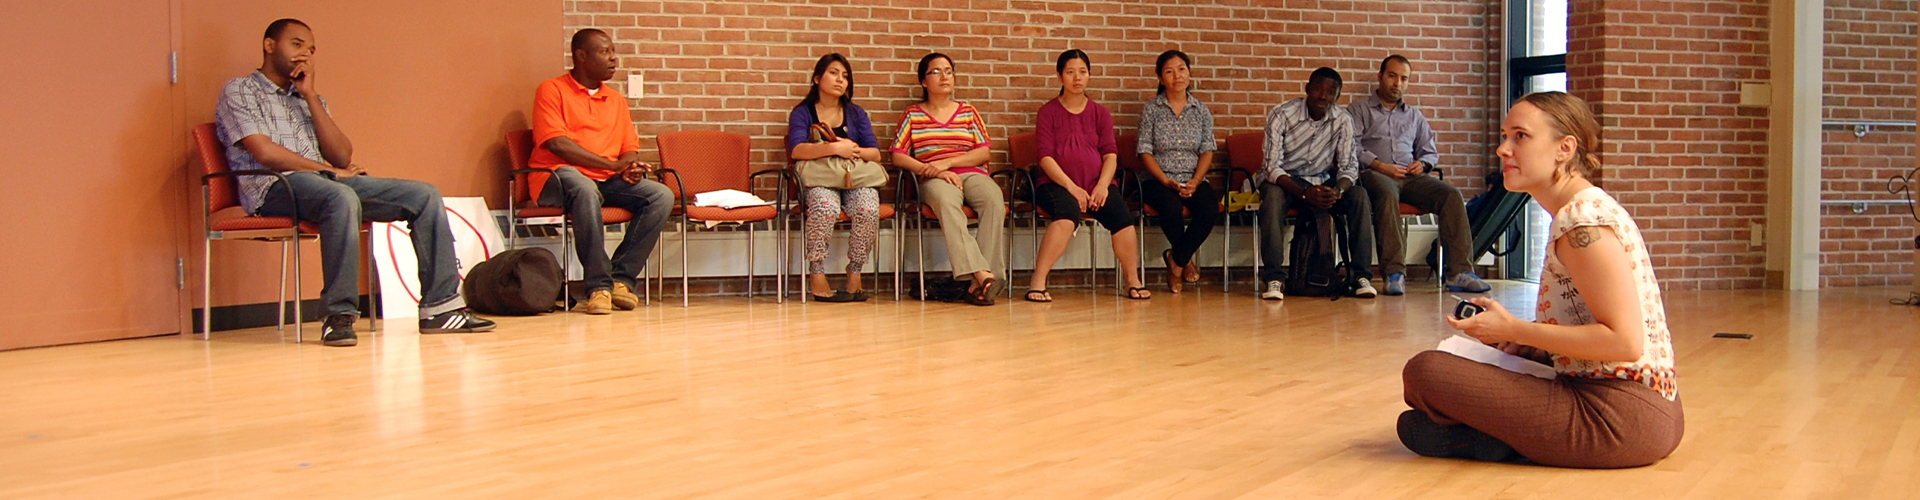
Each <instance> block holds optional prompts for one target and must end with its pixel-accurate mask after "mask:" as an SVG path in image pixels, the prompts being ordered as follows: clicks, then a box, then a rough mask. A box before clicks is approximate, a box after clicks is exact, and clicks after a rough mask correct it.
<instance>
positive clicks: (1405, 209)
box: [1400, 203, 1427, 215]
mask: <svg viewBox="0 0 1920 500" xmlns="http://www.w3.org/2000/svg"><path fill="white" fill-rule="evenodd" d="M1426 214H1427V213H1426V212H1422V211H1420V209H1418V208H1413V205H1408V204H1405V203H1401V204H1400V215H1426Z"/></svg>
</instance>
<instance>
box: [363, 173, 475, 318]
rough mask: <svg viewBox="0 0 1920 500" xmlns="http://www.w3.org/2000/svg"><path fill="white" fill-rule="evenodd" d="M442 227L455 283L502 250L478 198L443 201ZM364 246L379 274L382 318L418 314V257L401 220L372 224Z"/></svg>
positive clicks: (416, 315) (445, 199)
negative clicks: (448, 238)
mask: <svg viewBox="0 0 1920 500" xmlns="http://www.w3.org/2000/svg"><path fill="white" fill-rule="evenodd" d="M441 202H442V204H444V205H446V210H447V226H448V227H449V228H450V229H452V230H453V252H454V255H455V256H457V257H459V260H460V279H461V280H462V281H465V280H466V277H467V271H469V270H472V269H473V266H475V265H477V264H479V263H480V262H481V261H484V260H487V259H489V258H492V257H493V256H494V255H495V254H498V253H500V252H501V251H504V250H506V247H505V246H504V245H502V244H501V242H502V241H504V240H505V239H506V238H505V237H504V236H502V235H501V233H500V225H499V224H497V223H495V222H494V220H493V218H492V217H491V216H489V215H488V212H487V200H486V199H484V198H477V197H476V198H444V199H442V200H441ZM372 233H373V234H372V237H373V238H372V240H371V241H370V246H369V248H370V249H371V250H370V251H371V254H372V257H373V262H374V272H377V273H380V312H381V314H382V316H383V317H386V318H413V317H418V316H419V315H420V271H419V269H420V268H419V258H418V257H417V256H415V255H414V253H413V236H412V234H413V233H412V231H409V230H408V228H407V223H405V222H376V223H374V224H373V231H372Z"/></svg>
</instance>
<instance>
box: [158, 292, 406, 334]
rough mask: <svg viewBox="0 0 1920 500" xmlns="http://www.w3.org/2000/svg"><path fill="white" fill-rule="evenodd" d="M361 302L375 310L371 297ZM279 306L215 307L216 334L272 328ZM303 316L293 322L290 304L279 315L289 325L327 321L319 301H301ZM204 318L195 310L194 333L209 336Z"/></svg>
mask: <svg viewBox="0 0 1920 500" xmlns="http://www.w3.org/2000/svg"><path fill="white" fill-rule="evenodd" d="M359 302H360V310H361V311H370V310H372V309H369V308H368V307H367V305H368V304H371V303H372V299H370V298H369V297H368V296H366V295H361V296H360V300H359ZM279 305H280V304H279V303H278V302H262V303H258V304H236V305H231V306H214V308H213V331H216V332H221V331H227V330H243V329H247V328H259V327H263V326H273V324H274V323H275V321H274V316H275V315H276V313H275V311H274V310H275V309H276V308H278V307H279ZM300 313H301V315H302V316H305V317H303V318H300V320H299V321H294V318H293V304H287V309H286V311H285V312H283V313H279V315H280V316H282V317H283V318H285V320H286V321H287V322H288V323H309V322H314V321H319V320H320V319H321V318H323V317H326V314H327V311H326V308H325V307H322V306H321V305H320V299H317V298H316V299H307V300H302V301H300ZM203 314H206V309H204V308H194V309H193V314H192V316H193V326H192V327H191V330H192V331H193V333H196V334H198V333H206V332H204V331H202V330H201V328H200V326H201V324H202V323H201V315H203Z"/></svg>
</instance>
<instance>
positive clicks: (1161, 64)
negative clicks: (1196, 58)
mask: <svg viewBox="0 0 1920 500" xmlns="http://www.w3.org/2000/svg"><path fill="white" fill-rule="evenodd" d="M1175 57H1178V58H1180V62H1182V63H1186V65H1187V67H1188V68H1192V67H1193V58H1190V57H1187V53H1185V52H1181V51H1179V50H1169V51H1166V52H1161V53H1160V60H1157V61H1154V62H1153V79H1155V80H1159V79H1160V72H1162V71H1166V70H1167V63H1169V62H1172V61H1173V58H1175ZM1154 93H1155V94H1166V93H1167V86H1166V85H1161V86H1160V87H1159V90H1156V91H1154ZM1187 93H1189V94H1191V93H1193V87H1187Z"/></svg>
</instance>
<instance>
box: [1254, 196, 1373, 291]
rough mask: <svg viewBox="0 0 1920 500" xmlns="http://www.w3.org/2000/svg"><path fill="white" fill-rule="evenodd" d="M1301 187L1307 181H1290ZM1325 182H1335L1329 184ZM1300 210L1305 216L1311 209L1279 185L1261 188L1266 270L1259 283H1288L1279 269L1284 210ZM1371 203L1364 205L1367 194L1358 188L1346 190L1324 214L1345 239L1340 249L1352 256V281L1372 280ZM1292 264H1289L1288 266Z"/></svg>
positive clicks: (1284, 247)
mask: <svg viewBox="0 0 1920 500" xmlns="http://www.w3.org/2000/svg"><path fill="white" fill-rule="evenodd" d="M1293 182H1296V183H1299V184H1300V185H1301V187H1308V186H1311V185H1312V184H1308V183H1307V182H1306V181H1302V180H1300V179H1299V178H1295V179H1293ZM1327 182H1334V181H1333V180H1328V181H1327ZM1289 206H1291V207H1295V208H1298V209H1300V213H1301V214H1303V215H1304V214H1306V213H1307V212H1308V211H1309V210H1311V209H1312V207H1313V206H1312V205H1309V204H1307V200H1306V199H1304V198H1295V197H1292V196H1288V195H1287V191H1286V190H1285V189H1281V188H1280V185H1279V184H1274V183H1271V182H1268V183H1262V184H1260V261H1261V262H1262V263H1263V264H1262V265H1264V266H1266V267H1262V268H1260V281H1281V282H1284V281H1287V270H1286V269H1285V268H1282V267H1280V263H1281V262H1285V261H1286V260H1287V239H1286V230H1287V207H1289ZM1372 208H1373V205H1372V203H1370V202H1368V201H1367V190H1366V189H1362V188H1361V187H1360V186H1354V187H1351V188H1348V189H1347V192H1345V193H1341V194H1340V201H1337V202H1334V203H1333V208H1330V209H1328V210H1327V212H1329V213H1332V214H1333V215H1334V218H1333V221H1334V224H1336V225H1338V226H1339V228H1338V230H1339V231H1340V233H1341V234H1345V235H1346V236H1347V239H1346V241H1345V242H1342V243H1341V246H1342V247H1343V248H1345V249H1346V250H1347V253H1349V254H1352V255H1351V257H1352V258H1351V259H1348V260H1347V272H1348V273H1349V275H1350V277H1351V278H1369V279H1371V278H1373V255H1372V252H1368V251H1367V249H1370V248H1373V218H1372V217H1371V215H1370V214H1368V212H1370V211H1372ZM1289 264H1291V263H1289Z"/></svg>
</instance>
